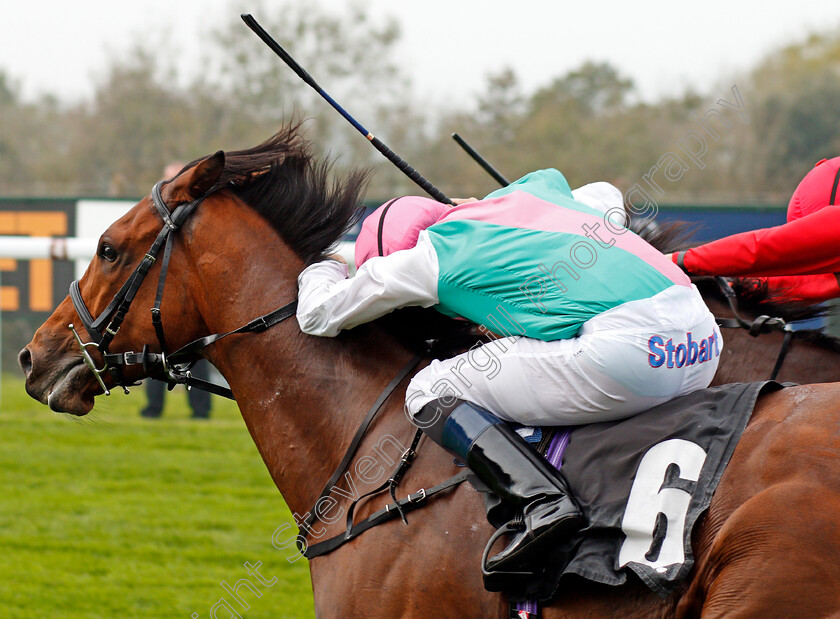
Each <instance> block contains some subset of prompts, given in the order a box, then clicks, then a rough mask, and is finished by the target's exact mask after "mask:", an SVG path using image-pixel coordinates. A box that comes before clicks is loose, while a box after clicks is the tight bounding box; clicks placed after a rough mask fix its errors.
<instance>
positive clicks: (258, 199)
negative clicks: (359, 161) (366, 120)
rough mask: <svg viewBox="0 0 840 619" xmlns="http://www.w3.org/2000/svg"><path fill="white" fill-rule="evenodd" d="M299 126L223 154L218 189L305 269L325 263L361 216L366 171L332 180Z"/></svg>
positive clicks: (328, 167)
mask: <svg viewBox="0 0 840 619" xmlns="http://www.w3.org/2000/svg"><path fill="white" fill-rule="evenodd" d="M301 125H302V123H301V122H297V121H295V122H291V123H289V124H287V125H286V126H284V127H283V128H281V129H280V130H279V131H278V132H277V133H276V134H274V135H273V136H271V137H270V138H268V139H267V140H266V141H265V142H263V143H262V144H259V145H258V146H255V147H253V148H249V149H245V150H236V151H225V167H224V170H223V171H222V174H221V176H220V178H219V180H218V182H217V183H216V187H217V188H218V189H223V188H225V189H228V190H230V191H231V192H232V193H233V194H235V195H236V196H237V197H238V198H240V199H241V200H242V201H243V202H245V203H246V204H247V205H248V206H250V207H251V208H252V209H254V210H255V211H257V212H258V213H259V214H260V215H262V216H263V217H264V218H265V219H266V220H267V221H268V222H269V223H270V224H271V226H272V227H273V228H274V229H275V230H276V231H277V233H278V234H279V235H280V236H281V238H283V240H284V241H285V242H286V243H287V244H288V245H289V247H290V248H291V249H292V251H294V252H295V253H296V254H297V255H298V256H300V258H301V259H302V260H303V261H304V263H306V264H307V265H308V264H312V263H313V262H318V261H319V260H322V259H324V258H325V257H326V256H327V255H328V254H329V253H330V252H331V251H332V250H333V249H334V248H335V245H336V243H338V241H339V240H340V239H341V237H342V236H343V235H344V234H345V233H346V232H347V231H348V230H349V229H350V228H352V227H353V225H354V224H355V223H356V222H357V221H358V220H359V218H360V217H361V215H362V212H363V210H362V208H361V201H362V197H363V195H364V192H365V189H366V188H367V184H368V180H369V177H370V170H369V169H356V170H353V171H351V172H349V173H348V174H347V175H345V176H344V177H343V178H334V175H333V173H332V168H333V161H332V160H330V159H328V158H324V159H323V160H320V161H319V160H316V158H315V157H314V155H313V152H312V145H311V143H310V142H309V141H308V140H306V139H305V138H304V137H303V135H302V132H301ZM197 162H198V160H196V161H194V162H192V163H190V164H188V165H187V166H186V167H190V166H192V165H194V164H195V163H197Z"/></svg>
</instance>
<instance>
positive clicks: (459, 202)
mask: <svg viewBox="0 0 840 619" xmlns="http://www.w3.org/2000/svg"><path fill="white" fill-rule="evenodd" d="M452 202H453V203H454V204H455V206H461V205H462V204H469V203H470V202H478V198H452Z"/></svg>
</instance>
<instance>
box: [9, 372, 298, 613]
mask: <svg viewBox="0 0 840 619" xmlns="http://www.w3.org/2000/svg"><path fill="white" fill-rule="evenodd" d="M98 401H99V404H98V405H97V408H95V409H94V411H93V412H91V413H90V414H89V415H88V416H87V417H85V418H81V419H76V418H71V417H69V416H65V415H57V414H55V413H52V412H51V411H50V410H49V409H48V408H47V407H45V406H41V405H40V404H38V403H37V402H36V401H34V400H32V399H31V398H29V396H27V395H26V393H25V392H24V390H23V381H22V380H21V379H20V378H18V377H17V376H14V375H4V376H3V381H2V397H1V398H0V423H2V435H0V485H2V498H0V617H3V618H18V617H20V618H23V617H25V618H27V619H30V618H62V619H63V618H67V619H70V618H73V619H80V618H88V617H91V618H92V617H103V618H104V617H107V618H116V617H120V618H123V617H144V618H145V617H149V618H155V619H158V618H166V617H179V618H189V617H191V616H192V615H193V613H197V615H196V616H197V617H201V618H206V617H210V607H211V606H213V605H214V604H216V603H217V602H218V601H219V600H220V598H223V597H224V598H225V599H226V600H227V601H228V602H229V603H230V604H231V606H232V607H233V608H234V609H235V610H236V611H237V612H238V613H239V614H240V615H241V616H242V617H248V618H256V617H265V618H268V617H271V618H276V617H312V616H313V611H312V591H311V586H310V584H309V572H308V569H307V565H306V561H305V560H303V559H301V560H300V561H298V562H296V563H293V564H290V563H288V562H287V561H286V559H285V557H286V555H288V551H278V550H276V549H274V547H273V546H272V544H271V537H272V533H273V532H274V530H275V529H277V527H279V526H280V525H281V524H283V523H287V522H291V516H290V513H289V510H288V509H287V508H286V505H285V503H284V502H283V500H282V498H281V497H280V494H279V492H278V491H277V489H276V488H275V487H274V484H273V483H272V481H271V479H270V477H269V475H268V472H267V471H266V469H265V466H264V465H263V463H262V460H261V459H260V457H259V454H258V453H257V450H256V447H255V446H254V444H253V442H252V441H251V438H250V436H249V435H248V432H247V430H246V429H245V424H244V423H243V421H242V418H241V417H240V415H239V412H238V411H237V409H236V406H235V404H233V403H232V402H227V401H225V400H223V399H222V398H214V401H213V413H212V419H211V420H209V421H193V420H191V419H189V409H188V407H187V402H186V395H185V393H184V392H183V391H181V390H176V391H174V392H172V393H170V394H167V402H166V410H165V412H164V416H163V417H162V418H161V419H157V420H147V419H143V418H141V417H140V416H139V415H138V412H139V410H140V408H142V406H143V405H144V404H145V398H144V394H143V390H142V388H137V389H135V390H133V392H132V394H131V395H130V396H128V397H126V396H124V395H123V394H122V393H114V394H113V395H111V396H110V398H104V397H100V398H98ZM284 539H285V538H284ZM284 553H285V554H284ZM258 561H259V562H261V563H262V567H260V568H259V573H260V575H262V577H263V578H264V579H266V581H267V582H269V583H270V582H272V579H273V578H276V579H277V580H276V582H275V583H274V584H273V585H271V586H270V587H269V586H265V585H260V584H259V583H258V582H257V579H256V578H255V577H254V576H249V575H248V574H247V572H246V569H245V567H243V564H244V563H245V562H249V563H250V564H251V565H252V566H254V565H256V563H257V562H258ZM242 578H248V579H249V580H250V581H251V583H252V584H254V585H255V586H256V588H257V589H258V590H259V591H260V592H261V595H262V597H260V598H257V597H256V596H255V595H254V594H253V593H251V592H250V591H249V590H247V589H246V588H245V587H241V588H240V589H239V590H238V593H239V594H240V595H241V597H242V598H243V599H244V601H245V602H246V603H247V604H248V605H249V606H250V609H249V610H247V611H246V610H245V609H244V608H243V607H242V606H241V605H240V604H239V603H238V602H236V601H235V599H234V598H233V596H232V595H231V594H229V593H228V592H227V591H225V590H224V589H223V588H222V586H221V584H220V583H221V582H222V581H225V582H226V583H228V584H229V585H234V584H235V583H236V582H237V581H239V580H240V579H242ZM217 612H218V617H225V618H226V619H227V617H229V616H233V615H232V614H231V613H230V612H229V611H227V612H225V611H224V610H221V609H220V610H219V611H217Z"/></svg>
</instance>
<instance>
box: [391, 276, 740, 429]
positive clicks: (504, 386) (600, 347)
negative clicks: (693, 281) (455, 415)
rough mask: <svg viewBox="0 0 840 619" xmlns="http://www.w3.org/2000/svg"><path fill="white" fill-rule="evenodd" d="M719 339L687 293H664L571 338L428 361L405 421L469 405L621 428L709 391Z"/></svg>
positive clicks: (695, 297) (514, 415)
mask: <svg viewBox="0 0 840 619" xmlns="http://www.w3.org/2000/svg"><path fill="white" fill-rule="evenodd" d="M722 350H723V340H722V339H721V336H720V331H719V330H718V328H717V325H716V324H715V320H714V317H713V316H712V314H711V313H710V312H709V310H708V308H707V307H706V305H705V303H703V299H702V298H701V297H700V294H699V293H698V292H697V289H696V288H695V287H694V286H691V287H690V288H689V287H684V286H672V287H670V288H668V289H667V290H665V291H663V292H661V293H659V294H658V295H656V296H654V297H652V298H649V299H643V300H641V301H631V302H629V303H625V304H623V305H620V306H618V307H615V308H613V309H611V310H608V311H606V312H604V313H603V314H600V315H599V316H596V317H595V318H593V319H591V320H589V321H588V322H586V323H584V325H583V326H582V327H581V330H580V332H579V334H578V336H577V337H575V338H572V339H566V340H556V341H552V342H544V341H541V340H536V339H531V338H527V337H508V338H501V339H498V340H494V341H491V342H481V343H477V344H476V346H474V347H473V348H471V349H470V350H469V351H467V352H466V353H463V354H460V355H458V356H456V357H453V358H451V359H446V360H444V361H433V362H432V364H431V365H429V366H428V367H426V368H424V369H423V370H422V371H420V372H419V373H418V374H417V375H416V376H415V377H414V378H413V379H412V381H411V383H410V384H409V386H408V390H407V392H406V407H407V409H408V412H409V413H411V414H412V415H413V414H415V413H417V411H419V410H420V409H421V408H422V407H423V405H425V404H426V403H428V402H430V401H432V400H435V399H437V398H443V399H444V400H446V399H448V398H452V397H457V398H459V399H463V400H467V401H469V402H472V403H474V404H477V405H479V406H482V407H484V408H486V409H487V410H489V411H490V412H492V413H494V414H495V415H497V416H498V417H501V418H502V419H506V420H508V421H515V422H518V423H521V424H525V425H580V424H585V423H595V422H599V421H609V420H613V419H621V418H625V417H630V416H632V415H635V414H638V413H641V412H643V411H645V410H647V409H649V408H651V407H653V406H656V405H657V404H661V403H663V402H667V401H668V400H671V399H673V398H675V397H677V396H680V395H685V394H687V393H691V392H692V391H695V390H697V389H702V388H704V387H708V386H709V383H710V382H711V381H712V378H713V376H714V375H715V371H716V370H717V366H718V361H719V359H720V354H721V352H722Z"/></svg>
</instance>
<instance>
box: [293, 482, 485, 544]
mask: <svg viewBox="0 0 840 619" xmlns="http://www.w3.org/2000/svg"><path fill="white" fill-rule="evenodd" d="M469 476H470V472H469V471H462V472H460V473H458V474H457V475H455V476H454V477H450V478H449V479H447V480H446V481H445V482H443V483H440V484H438V485H437V486H432V487H431V488H429V489H426V488H421V489H420V490H418V491H417V492H415V493H414V494H409V495H408V496H407V497H405V498H404V499H400V500H399V501H396V502H395V503H390V504H388V505H386V506H385V507H384V508H382V509H380V510H379V511H378V512H374V513H373V514H371V515H370V516H368V517H367V518H366V519H365V520H362V521H361V522H359V523H357V524H355V525H353V527H352V528H351V529H350V530H349V531H348V532H345V533H342V534H341V535H336V536H335V537H331V538H330V539H328V540H324V541H323V542H318V543H317V544H313V545H312V546H308V547H307V548H306V552H305V553H304V556H305V557H306V558H307V559H309V560H312V559H314V558H315V557H320V556H321V555H325V554H327V553H329V552H332V551H333V550H335V549H336V548H338V547H339V546H341V545H342V544H345V543H347V542H349V541H350V540H351V539H355V538H356V537H358V536H359V535H361V534H362V533H364V532H365V531H367V530H368V529H370V528H373V527H375V526H376V525H378V524H382V523H383V522H387V521H388V520H393V519H394V518H396V517H397V515H399V514H401V513H405V512H410V511H414V510H415V509H417V508H419V507H423V505H425V504H426V501H427V500H428V499H430V498H432V497H433V496H435V495H437V494H440V493H441V492H443V491H445V490H448V489H449V488H453V487H455V486H457V485H459V484H461V483H463V482H465V481H466V480H467V478H468V477H469Z"/></svg>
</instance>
